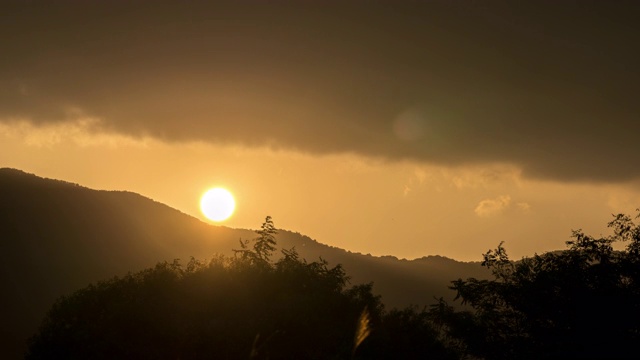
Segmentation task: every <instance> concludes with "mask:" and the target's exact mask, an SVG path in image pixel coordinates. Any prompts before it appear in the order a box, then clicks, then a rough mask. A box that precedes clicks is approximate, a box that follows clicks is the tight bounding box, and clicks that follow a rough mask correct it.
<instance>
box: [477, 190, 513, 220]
mask: <svg viewBox="0 0 640 360" xmlns="http://www.w3.org/2000/svg"><path fill="white" fill-rule="evenodd" d="M510 204H511V197H510V196H509V195H501V196H498V197H496V198H494V199H485V200H482V201H480V202H479V203H478V206H476V208H475V210H474V211H475V213H476V215H478V216H480V217H491V216H495V215H498V214H500V213H502V212H503V211H504V210H505V209H506V208H508V207H509V205H510Z"/></svg>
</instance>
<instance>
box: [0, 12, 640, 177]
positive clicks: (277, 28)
mask: <svg viewBox="0 0 640 360" xmlns="http://www.w3.org/2000/svg"><path fill="white" fill-rule="evenodd" d="M302 3H306V4H305V5H304V6H302V5H295V6H294V5H291V4H285V3H282V2H281V3H279V4H277V5H274V3H273V2H270V3H269V4H270V5H267V4H265V2H230V3H229V4H225V3H223V2H216V3H215V4H213V5H212V4H205V3H204V2H201V3H199V2H173V3H171V2H160V1H150V2H135V3H134V4H131V3H129V4H124V2H122V3H120V2H119V3H118V4H117V5H114V4H113V3H112V2H91V4H87V2H80V1H78V2H61V1H57V2H55V4H52V3H50V2H48V1H46V2H45V1H42V2H37V1H32V2H25V1H21V2H15V3H14V2H4V3H3V4H2V5H0V43H1V44H2V49H1V52H2V56H0V121H4V122H7V123H8V122H10V121H13V120H17V119H27V120H29V121H32V122H33V123H35V124H42V123H49V122H61V121H69V120H73V119H75V118H78V117H84V116H89V117H92V118H98V119H100V121H101V127H102V129H104V130H107V131H116V132H119V133H122V134H128V135H133V136H153V137H157V138H160V139H163V140H167V141H191V140H202V141H208V142H214V143H222V144H244V145H247V146H264V145H270V146H274V147H277V148H285V149H293V150H298V151H303V152H308V153H313V154H328V153H343V152H344V153H358V154H362V155H365V156H373V157H380V158H386V159H389V160H402V159H411V160H419V161H424V162H426V163H435V164H443V165H461V164H482V163H508V164H512V165H516V166H518V167H520V168H521V169H522V171H523V175H524V176H528V177H534V178H546V179H552V180H561V181H598V182H619V181H626V180H630V179H634V178H636V179H637V178H638V177H640V167H638V166H637V164H638V163H640V142H639V141H638V134H640V121H639V119H638V115H639V114H640V101H638V95H639V94H640V76H639V72H638V64H640V55H639V54H640V52H639V51H638V49H637V48H638V44H640V25H639V24H640V22H638V21H637V19H638V18H640V3H639V2H637V1H628V2H626V1H611V2H609V1H535V2H531V3H530V4H529V3H528V4H521V3H520V2H518V3H516V2H495V1H494V2H471V1H466V2H462V1H460V2H458V1H456V2H450V1H433V2H422V3H420V2H405V3H404V5H398V2H396V1H393V2H388V3H386V4H385V3H381V2H377V3H376V4H375V5H374V4H373V3H372V2H351V3H350V5H348V6H347V5H344V4H343V2H336V3H333V4H331V3H328V2H322V4H320V3H318V4H314V5H310V3H311V2H298V4H302ZM337 4H339V5H337Z"/></svg>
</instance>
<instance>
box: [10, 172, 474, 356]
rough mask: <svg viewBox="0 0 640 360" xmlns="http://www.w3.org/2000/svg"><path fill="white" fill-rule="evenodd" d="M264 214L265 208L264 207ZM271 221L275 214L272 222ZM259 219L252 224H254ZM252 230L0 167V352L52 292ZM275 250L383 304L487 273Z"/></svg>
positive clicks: (304, 248) (31, 327)
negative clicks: (331, 272)
mask: <svg viewBox="0 0 640 360" xmlns="http://www.w3.org/2000/svg"><path fill="white" fill-rule="evenodd" d="M265 215H266V214H265ZM275 222H276V226H277V219H275ZM258 225H259V224H256V226H258ZM255 236H256V234H255V233H254V232H253V231H251V230H244V229H230V228H227V227H224V226H213V225H210V224H207V223H204V222H202V221H200V220H198V219H196V218H194V217H192V216H189V215H187V214H184V213H182V212H180V211H178V210H175V209H172V208H170V207H168V206H166V205H163V204H161V203H158V202H155V201H153V200H151V199H148V198H145V197H143V196H141V195H138V194H135V193H131V192H120V191H97V190H92V189H88V188H85V187H82V186H79V185H76V184H72V183H67V182H63V181H59V180H51V179H43V178H40V177H37V176H35V175H32V174H27V173H24V172H22V171H19V170H15V169H0V252H1V254H2V255H3V260H2V262H1V264H0V280H2V283H3V284H4V288H3V294H5V295H4V296H2V297H0V308H1V309H2V314H1V316H2V318H1V321H2V322H3V323H4V324H6V326H3V327H2V328H3V330H2V332H3V333H2V334H0V349H4V350H0V357H2V358H18V357H20V354H21V352H22V350H23V349H24V341H25V339H26V338H27V337H28V336H29V335H30V334H32V333H33V332H34V331H35V329H36V328H37V326H38V324H39V322H40V320H41V319H42V317H43V316H44V314H45V313H46V311H47V309H48V308H49V307H50V306H51V305H52V304H53V302H54V301H55V299H56V298H58V297H59V296H62V295H64V294H69V293H71V292H72V291H74V290H76V289H79V288H81V287H84V286H86V285H88V284H90V283H92V282H95V281H98V280H101V279H107V278H110V277H113V276H115V275H122V274H125V273H126V272H128V271H137V270H141V269H143V268H146V267H150V266H152V265H154V264H155V263H157V262H158V261H164V260H168V261H171V260H173V259H175V258H180V259H182V260H183V261H185V262H186V260H188V259H189V257H191V256H193V257H196V258H198V259H206V258H211V256H213V255H214V254H216V253H222V254H227V255H230V254H232V249H233V248H237V247H238V239H240V238H242V239H252V238H254V237H255ZM277 239H278V245H279V247H280V248H287V249H289V248H292V247H295V248H296V249H297V250H298V252H299V253H300V255H301V257H303V258H306V259H309V260H310V261H312V260H316V259H318V258H319V257H322V258H323V259H326V260H328V261H329V263H330V264H331V265H335V264H338V263H340V264H343V266H344V267H345V269H346V271H347V273H348V274H349V275H350V276H351V278H352V283H354V284H357V283H363V282H370V281H373V282H374V283H375V285H374V291H375V292H376V293H379V294H381V295H382V296H383V301H384V302H385V304H387V306H390V307H394V306H396V307H403V306H406V305H409V304H416V305H426V304H428V303H431V302H432V300H433V297H438V296H445V297H449V298H450V296H451V295H452V294H451V292H450V291H449V290H448V289H447V286H448V284H449V282H450V281H451V280H454V279H457V278H460V277H461V278H466V277H469V276H476V277H485V276H486V272H484V269H482V268H480V266H479V265H478V264H477V263H461V262H457V261H454V260H451V259H447V258H443V257H437V256H436V257H433V256H432V257H426V258H422V259H417V260H412V261H409V260H398V259H396V258H393V257H373V256H369V255H362V254H355V253H351V252H348V251H345V250H342V249H338V248H334V247H329V246H327V245H324V244H321V243H319V242H317V241H315V240H312V239H310V238H308V237H306V236H303V235H300V234H298V233H293V232H289V231H284V230H282V231H280V232H279V234H278V237H277Z"/></svg>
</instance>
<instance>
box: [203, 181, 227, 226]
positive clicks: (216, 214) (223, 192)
mask: <svg viewBox="0 0 640 360" xmlns="http://www.w3.org/2000/svg"><path fill="white" fill-rule="evenodd" d="M235 208H236V201H235V200H234V199H233V195H231V193H230V192H229V190H227V189H223V188H213V189H211V190H208V191H207V192H206V193H204V195H202V198H201V199H200V210H201V211H202V213H203V214H204V216H206V217H207V219H209V220H212V221H224V220H227V219H228V218H229V217H231V215H232V214H233V210H235Z"/></svg>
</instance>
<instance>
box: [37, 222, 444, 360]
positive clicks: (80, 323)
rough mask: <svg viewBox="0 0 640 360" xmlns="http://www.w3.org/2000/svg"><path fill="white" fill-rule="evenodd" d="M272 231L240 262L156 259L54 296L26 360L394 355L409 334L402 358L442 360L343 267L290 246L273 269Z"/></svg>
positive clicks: (422, 323) (415, 322)
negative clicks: (308, 257)
mask: <svg viewBox="0 0 640 360" xmlns="http://www.w3.org/2000/svg"><path fill="white" fill-rule="evenodd" d="M275 233H276V229H275V227H274V226H273V222H272V220H271V218H270V217H267V219H266V221H265V223H264V224H263V226H262V229H261V230H259V231H258V234H259V235H260V236H259V237H258V238H257V239H256V240H254V246H253V249H249V248H247V247H243V249H242V250H241V251H239V252H237V254H239V255H240V256H234V257H224V256H217V257H215V258H214V259H212V260H210V261H207V262H203V261H198V260H196V259H193V258H192V259H191V260H190V261H189V262H188V263H187V264H186V265H183V264H181V262H180V261H178V260H174V261H173V262H163V263H159V264H157V265H156V266H155V267H154V268H150V269H146V270H143V271H141V272H137V273H132V274H131V273H130V274H128V275H127V276H124V277H121V278H118V277H115V278H113V279H110V280H107V281H103V282H99V283H97V284H95V285H90V286H88V287H86V288H84V289H81V290H79V291H77V292H75V293H73V294H71V295H70V296H66V297H62V298H60V299H59V300H58V301H57V302H56V303H55V304H54V305H53V307H52V308H51V310H50V311H49V313H48V315H47V316H46V318H45V319H44V321H43V323H42V325H41V327H40V330H39V332H38V333H37V334H36V335H35V336H33V337H32V338H31V340H30V343H29V351H28V354H27V359H143V358H144V359H246V358H253V359H267V358H268V359H346V358H358V359H360V358H391V357H393V355H392V354H393V353H394V352H397V351H399V349H398V347H397V346H395V344H396V343H397V340H402V339H404V338H403V337H404V336H405V335H406V334H408V333H411V332H412V331H413V330H412V329H414V328H417V329H421V330H420V331H422V332H416V333H415V335H414V336H413V337H412V338H411V343H408V344H406V341H404V342H403V343H402V347H403V349H402V351H404V352H405V353H407V354H416V355H421V356H425V355H435V356H431V358H436V359H437V358H442V357H440V356H439V355H438V354H437V353H434V352H433V351H432V350H433V347H432V346H431V345H430V346H428V347H425V346H424V345H423V343H424V339H423V338H422V336H423V335H425V336H426V335H428V336H431V335H433V332H432V331H431V330H429V329H430V328H429V324H428V322H427V321H426V319H425V318H423V317H419V318H416V317H414V316H412V315H411V314H410V313H402V315H401V313H397V312H395V310H394V311H392V312H390V313H385V312H384V307H383V305H382V302H381V298H380V296H376V295H374V294H373V292H372V289H373V284H361V285H355V286H352V287H348V286H347V285H348V280H349V278H348V276H347V275H346V272H345V270H344V269H343V268H342V266H340V265H336V266H333V267H331V266H329V264H328V263H327V261H325V260H323V259H320V260H319V261H314V262H307V261H306V260H304V259H300V258H299V255H298V253H297V252H296V251H295V249H291V250H283V251H282V254H283V256H282V257H281V258H280V259H279V260H277V261H276V262H271V259H270V255H271V253H272V251H274V250H275V245H276V242H275V237H274V235H275ZM363 313H366V314H368V315H367V321H368V323H367V324H366V326H367V328H366V329H363V328H362V325H361V322H362V320H361V319H362V314H363ZM405 326H408V328H407V329H405V330H403V328H404V327H405ZM359 330H360V331H361V332H362V333H361V335H362V336H361V337H360V338H358V339H354V337H355V336H354V334H357V332H358V331H359ZM371 339H374V340H373V341H372V340H371ZM433 339H435V338H433ZM433 339H432V340H429V341H428V342H429V344H433V343H434V341H435V340H433ZM404 340H407V339H404ZM356 341H357V342H356ZM369 354H374V355H375V356H369ZM409 358H410V357H409Z"/></svg>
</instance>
